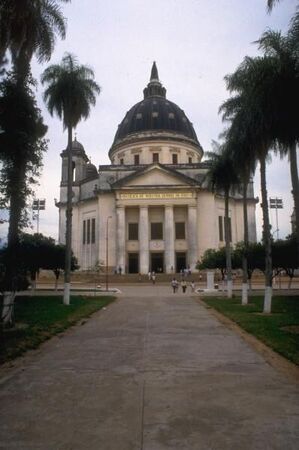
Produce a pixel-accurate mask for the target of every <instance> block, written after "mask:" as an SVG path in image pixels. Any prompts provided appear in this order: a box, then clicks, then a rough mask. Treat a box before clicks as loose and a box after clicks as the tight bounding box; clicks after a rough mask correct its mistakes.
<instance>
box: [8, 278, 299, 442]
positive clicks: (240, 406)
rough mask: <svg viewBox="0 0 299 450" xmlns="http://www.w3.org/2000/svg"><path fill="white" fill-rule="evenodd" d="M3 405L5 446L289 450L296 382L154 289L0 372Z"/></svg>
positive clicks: (191, 307)
mask: <svg viewBox="0 0 299 450" xmlns="http://www.w3.org/2000/svg"><path fill="white" fill-rule="evenodd" d="M157 289H158V288H157ZM134 292H136V289H135V290H134ZM168 292H169V291H168ZM148 295H149V293H148ZM6 375H7V374H6ZM0 376H1V373H0ZM0 408H1V417H0V448H1V449H5V450H9V449H18V450H37V449H38V450H84V449H87V450H175V449H180V450H218V449H219V450H247V449H248V450H249V449H250V450H276V449H277V450H278V449H279V450H281V449H285V450H295V449H296V450H297V449H298V442H299V389H298V385H297V386H296V385H294V384H292V383H291V382H290V381H288V380H287V379H285V378H284V377H283V376H282V375H280V374H279V373H278V372H276V370H275V369H273V368H272V367H270V366H269V365H268V364H267V363H266V362H265V361H264V360H263V358H262V357H261V356H260V355H259V354H257V353H256V352H255V351H254V350H253V349H252V348H251V347H249V345H248V344H247V343H245V342H244V341H243V340H242V339H241V338H240V337H239V336H237V335H235V334H234V333H233V332H232V331H230V330H228V329H226V328H225V327H224V326H223V325H222V324H220V323H219V322H218V321H217V320H216V319H215V318H214V317H213V316H212V315H211V314H210V313H209V311H208V310H206V309H205V308H204V307H203V306H201V305H199V304H198V302H197V301H196V298H194V297H190V296H186V297H183V296H182V295H170V293H168V296H166V295H164V296H160V297H159V295H157V292H156V290H155V287H154V288H153V290H152V297H150V296H145V295H142V296H140V293H139V296H131V295H130V296H128V297H125V296H120V297H119V299H118V300H117V301H116V302H115V303H113V304H112V305H110V306H109V307H108V308H107V309H106V310H104V311H101V312H99V313H97V314H95V315H94V316H93V317H92V318H91V319H90V320H89V321H88V322H87V323H85V324H84V325H83V326H77V327H75V328H73V329H71V330H69V331H68V332H67V333H65V335H62V336H60V337H56V338H53V339H52V340H51V341H49V342H48V343H46V344H45V345H43V346H42V347H41V349H40V350H39V351H37V352H34V353H33V354H32V355H31V356H28V357H26V358H25V359H24V360H23V364H22V366H20V367H17V368H13V369H11V371H10V372H9V374H8V376H6V378H3V376H2V381H1V380H0Z"/></svg>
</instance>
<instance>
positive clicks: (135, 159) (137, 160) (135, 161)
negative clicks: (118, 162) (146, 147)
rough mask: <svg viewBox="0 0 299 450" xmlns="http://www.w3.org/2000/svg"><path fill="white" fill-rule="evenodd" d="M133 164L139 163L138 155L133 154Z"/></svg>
mask: <svg viewBox="0 0 299 450" xmlns="http://www.w3.org/2000/svg"><path fill="white" fill-rule="evenodd" d="M134 164H135V166H138V164H139V155H134Z"/></svg>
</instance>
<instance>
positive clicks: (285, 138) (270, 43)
mask: <svg viewBox="0 0 299 450" xmlns="http://www.w3.org/2000/svg"><path fill="white" fill-rule="evenodd" d="M258 44H259V48H260V49H261V50H263V51H264V52H265V54H266V55H267V56H269V57H271V58H272V59H273V60H275V61H276V70H275V73H274V76H273V83H272V84H273V91H272V100H271V105H272V112H271V114H272V117H273V127H272V128H273V139H274V141H275V143H276V145H277V147H278V149H279V150H280V153H281V155H282V156H284V155H288V157H289V162H290V173H291V182H292V194H293V198H294V210H295V220H296V238H297V249H298V257H299V179H298V166H297V143H298V140H299V127H298V118H297V114H296V113H294V112H295V111H296V110H297V108H298V104H299V71H298V57H297V51H296V49H297V44H295V43H294V40H293V39H292V38H290V36H282V34H281V33H280V32H276V31H272V30H268V31H266V32H265V33H264V34H263V35H262V37H261V38H260V39H259V41H258Z"/></svg>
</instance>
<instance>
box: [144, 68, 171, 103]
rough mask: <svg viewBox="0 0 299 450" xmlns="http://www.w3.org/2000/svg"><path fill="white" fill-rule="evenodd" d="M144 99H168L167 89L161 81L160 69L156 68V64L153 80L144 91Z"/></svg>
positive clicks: (152, 72)
mask: <svg viewBox="0 0 299 450" xmlns="http://www.w3.org/2000/svg"><path fill="white" fill-rule="evenodd" d="M143 95H144V98H148V97H155V96H159V97H164V98H166V89H165V87H163V86H162V83H161V82H160V80H159V75H158V69H157V66H156V62H155V61H154V62H153V66H152V70H151V78H150V82H149V83H148V85H147V87H146V88H145V89H144V90H143Z"/></svg>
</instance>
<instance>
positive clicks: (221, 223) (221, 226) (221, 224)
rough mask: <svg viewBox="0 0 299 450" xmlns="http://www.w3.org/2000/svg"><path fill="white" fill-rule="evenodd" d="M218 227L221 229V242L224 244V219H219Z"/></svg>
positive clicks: (220, 217)
mask: <svg viewBox="0 0 299 450" xmlns="http://www.w3.org/2000/svg"><path fill="white" fill-rule="evenodd" d="M218 227H219V241H220V242H223V218H222V216H219V217H218Z"/></svg>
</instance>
